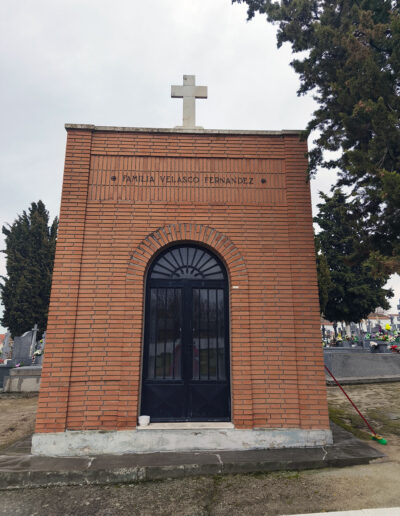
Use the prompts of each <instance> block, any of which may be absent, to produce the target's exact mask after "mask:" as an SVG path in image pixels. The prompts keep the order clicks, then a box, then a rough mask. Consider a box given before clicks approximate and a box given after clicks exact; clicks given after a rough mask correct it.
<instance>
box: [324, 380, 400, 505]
mask: <svg viewBox="0 0 400 516" xmlns="http://www.w3.org/2000/svg"><path fill="white" fill-rule="evenodd" d="M344 389H345V391H346V392H347V394H348V395H349V396H350V398H351V399H352V400H353V402H354V403H355V404H356V405H357V407H358V408H359V410H360V411H361V412H362V414H363V415H364V416H365V417H366V418H367V420H368V422H369V423H370V425H371V426H372V428H373V429H374V430H375V431H376V432H377V433H378V434H380V435H382V436H383V437H384V438H385V439H386V440H387V442H388V444H387V446H382V445H380V444H378V443H375V442H374V441H371V440H370V439H371V438H370V435H371V433H370V431H369V430H368V428H367V426H366V425H365V423H364V421H363V420H362V419H361V417H360V416H359V415H358V414H357V412H356V411H355V409H354V408H353V407H352V406H351V404H350V403H349V401H348V400H347V398H346V397H345V395H344V394H343V393H342V392H341V390H340V389H339V387H328V404H329V413H330V416H331V418H332V420H333V421H334V422H335V423H336V424H339V425H340V426H342V427H344V428H346V429H347V430H349V431H351V432H352V433H354V435H356V437H358V438H360V439H368V440H370V444H371V446H374V447H375V448H377V449H379V450H380V451H383V452H384V453H385V455H387V459H386V460H393V461H397V462H399V463H400V382H393V383H376V384H366V385H345V386H344ZM399 498H400V496H399ZM399 504H400V500H399Z"/></svg>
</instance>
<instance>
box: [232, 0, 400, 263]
mask: <svg viewBox="0 0 400 516" xmlns="http://www.w3.org/2000/svg"><path fill="white" fill-rule="evenodd" d="M232 1H233V2H238V3H246V4H247V5H248V18H249V19H250V18H252V17H253V16H254V15H255V13H256V12H259V13H260V14H263V15H266V17H267V20H268V21H269V22H271V23H273V24H276V25H277V26H278V31H277V40H278V46H281V45H282V44H283V43H286V42H287V43H289V44H291V46H292V50H293V52H294V53H295V54H297V56H296V57H297V59H294V60H293V61H292V63H291V64H292V66H293V68H294V70H295V71H296V72H297V73H298V75H299V79H300V88H299V90H298V94H299V95H302V94H306V93H309V92H312V93H313V96H314V99H315V100H316V102H317V103H318V108H317V109H316V110H315V111H314V113H313V115H312V118H311V120H310V121H309V123H308V126H307V130H306V133H305V136H306V137H307V136H308V135H310V134H311V133H314V134H316V139H315V140H314V143H315V144H316V145H315V148H314V149H313V150H312V151H311V152H310V153H309V163H310V167H309V174H313V173H314V172H315V171H316V170H317V168H319V167H322V168H327V169H336V171H338V174H339V181H338V184H337V186H339V187H340V186H342V185H346V186H349V187H351V189H352V193H353V195H354V196H355V197H356V198H357V199H358V200H359V201H360V204H359V207H360V210H361V211H362V215H363V221H364V225H365V226H366V227H368V235H367V237H368V247H369V248H371V247H373V248H374V249H375V255H374V262H375V266H376V268H379V261H381V262H383V265H382V263H381V267H382V266H386V268H387V269H388V270H391V271H392V272H400V208H399V207H400V124H399V120H400V2H399V0H357V1H355V0H331V1H329V2H326V1H323V0H278V1H276V0H232ZM326 151H327V152H326ZM330 151H335V154H332V153H330ZM332 156H333V157H332Z"/></svg>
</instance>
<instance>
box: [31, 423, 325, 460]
mask: <svg viewBox="0 0 400 516" xmlns="http://www.w3.org/2000/svg"><path fill="white" fill-rule="evenodd" d="M332 442H333V441H332V433H331V431H330V430H302V429H292V428H291V429H257V430H237V429H235V428H218V427H216V428H212V427H210V428H204V426H202V427H199V428H179V427H178V428H176V429H172V428H154V429H153V428H151V427H148V428H146V430H142V429H136V430H121V431H107V432H104V431H93V430H88V431H66V432H59V433H42V434H34V436H33V438H32V454H33V455H47V456H61V457H72V456H85V455H101V454H116V455H119V454H124V453H155V452H188V451H191V452H193V451H214V452H215V451H240V450H242V451H244V450H260V449H276V448H312V447H316V446H324V445H328V444H332Z"/></svg>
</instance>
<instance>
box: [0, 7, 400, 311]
mask: <svg viewBox="0 0 400 516" xmlns="http://www.w3.org/2000/svg"><path fill="white" fill-rule="evenodd" d="M290 60H291V52H290V48H289V47H288V46H287V47H283V48H281V49H279V50H278V49H277V48H276V40H275V29H274V28H273V27H272V26H271V25H270V24H267V23H266V21H265V19H263V18H262V17H260V16H258V17H256V19H254V20H252V21H251V22H246V8H245V6H243V5H236V4H235V5H231V3H230V0H151V1H143V0H140V1H139V0H113V2H110V1H109V0H35V1H33V0H1V2H0V74H1V81H0V103H1V126H0V132H1V135H0V146H1V148H0V187H1V190H0V191H1V202H0V224H4V223H7V222H8V223H11V222H12V221H13V220H14V219H15V218H16V216H17V214H19V213H21V212H22V211H23V210H24V209H27V208H28V207H29V205H30V203H31V202H32V201H37V200H38V199H42V200H43V201H44V203H45V204H46V207H47V208H48V209H49V210H50V213H51V216H52V217H54V216H55V215H57V214H58V211H59V204H60V194H61V184H62V171H63V161H64V152H65V139H66V133H65V130H64V124H65V123H66V122H72V123H90V124H96V125H117V126H134V127H173V126H175V125H180V124H181V116H182V105H181V104H182V101H181V100H178V99H171V98H170V85H171V84H181V81H182V75H183V74H195V75H196V82H197V84H199V85H207V86H208V95H209V98H208V100H200V101H198V102H197V123H198V125H202V126H203V127H205V128H210V129H262V130H270V129H271V130H273V129H302V128H304V127H305V126H306V124H307V121H308V119H309V118H310V114H311V113H312V111H313V109H314V108H315V105H314V102H313V100H312V99H311V98H310V97H297V95H296V90H297V88H298V79H297V77H296V75H295V73H294V72H293V70H292V69H291V67H290V66H289V62H290ZM333 180H334V178H333V177H332V176H331V175H330V172H325V171H324V172H321V173H320V174H319V176H318V177H317V178H316V179H315V180H313V182H312V194H313V203H314V206H315V204H316V203H317V202H318V194H317V192H318V190H324V191H328V190H329V186H330V184H331V183H332V181H333ZM0 247H4V244H3V242H1V243H0ZM4 270H5V269H4V260H2V263H1V269H0V274H4ZM391 285H392V286H394V287H395V289H396V297H395V299H394V300H393V303H392V305H393V307H394V305H395V304H396V299H398V298H399V295H400V281H399V278H398V277H396V278H394V279H393V280H392V281H391Z"/></svg>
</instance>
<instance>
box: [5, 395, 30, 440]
mask: <svg viewBox="0 0 400 516" xmlns="http://www.w3.org/2000/svg"><path fill="white" fill-rule="evenodd" d="M37 400H38V395H37V394H28V393H26V394H14V393H10V394H6V393H1V394H0V415H1V416H0V450H1V449H3V448H5V447H7V446H9V445H10V444H12V443H14V442H15V441H18V440H19V439H22V438H23V437H26V436H27V435H29V434H32V433H33V431H34V428H35V419H36V407H37Z"/></svg>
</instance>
